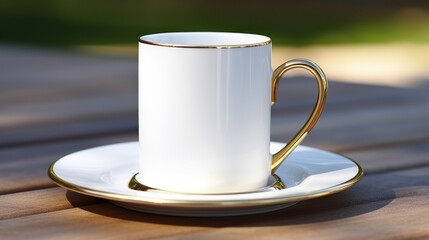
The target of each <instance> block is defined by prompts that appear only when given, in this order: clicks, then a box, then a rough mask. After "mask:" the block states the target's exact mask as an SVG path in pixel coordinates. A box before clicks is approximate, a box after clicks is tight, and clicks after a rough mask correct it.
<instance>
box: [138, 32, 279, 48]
mask: <svg viewBox="0 0 429 240" xmlns="http://www.w3.org/2000/svg"><path fill="white" fill-rule="evenodd" d="M241 34H249V35H257V34H251V33H241ZM151 35H153V34H151ZM146 36H149V35H146ZM257 36H263V35H257ZM143 37H145V36H142V37H140V38H139V42H140V43H143V44H148V45H154V46H160V47H173V48H211V49H231V48H248V47H260V46H265V45H268V44H271V43H272V40H271V38H269V37H267V36H263V37H266V38H268V40H267V41H264V42H258V43H251V44H234V45H186V44H167V43H157V42H153V41H148V40H143V39H142V38H143Z"/></svg>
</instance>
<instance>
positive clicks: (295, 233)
mask: <svg viewBox="0 0 429 240" xmlns="http://www.w3.org/2000/svg"><path fill="white" fill-rule="evenodd" d="M428 204H429V199H428V198H427V196H417V197H409V198H397V199H394V200H381V201H377V202H372V203H367V204H363V205H356V206H350V207H346V208H343V209H334V210H327V211H320V212H312V213H307V214H296V215H295V214H294V215H287V214H279V213H277V214H273V215H264V216H258V217H253V218H247V219H245V220H243V219H241V218H237V219H234V220H235V221H231V220H229V221H227V222H228V223H226V224H225V226H224V227H223V228H216V229H209V230H206V231H198V232H194V233H185V234H181V235H171V236H169V237H165V238H162V239H316V238H317V239H359V240H360V239H426V238H428V237H429V221H428V219H427V218H425V217H423V216H428V215H429V208H427V207H426V206H427V205H428ZM410 206H412V207H410ZM417 216H420V217H417ZM25 226H27V225H25Z"/></svg>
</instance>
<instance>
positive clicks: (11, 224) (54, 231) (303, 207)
mask: <svg viewBox="0 0 429 240" xmlns="http://www.w3.org/2000/svg"><path fill="white" fill-rule="evenodd" d="M428 172H429V167H426V168H417V169H411V170H404V171H396V172H389V173H382V174H374V175H370V176H368V177H365V178H363V179H362V181H361V182H360V183H358V184H357V185H356V186H354V187H353V188H351V189H349V190H346V191H344V192H341V193H338V194H335V195H332V196H328V197H324V198H320V199H314V200H310V201H304V202H302V203H300V204H298V205H296V206H295V207H293V208H289V209H285V210H281V211H277V212H273V213H268V214H261V215H254V216H245V217H232V218H180V217H166V216H157V215H151V214H144V213H137V212H133V211H129V210H125V209H120V208H118V207H116V206H114V205H112V204H107V203H103V204H95V205H89V206H81V207H78V208H73V209H68V208H69V205H68V204H67V203H64V202H62V201H65V199H64V198H61V199H54V198H50V196H53V195H55V194H56V193H54V192H48V191H45V190H44V191H42V192H45V193H47V198H48V199H53V200H52V201H54V202H53V204H54V205H55V206H61V207H65V208H67V209H65V210H60V211H55V212H50V213H43V214H37V211H40V210H38V209H37V207H35V206H38V205H39V204H40V203H39V202H33V203H32V202H26V203H25V204H26V205H25V206H23V207H24V210H22V212H18V213H16V217H15V216H13V215H12V216H10V215H9V217H14V218H11V219H8V220H3V221H0V232H4V233H5V235H4V236H7V237H26V236H28V234H31V233H35V234H37V236H38V237H41V238H55V237H59V236H60V234H64V235H61V236H62V237H63V238H71V237H80V236H82V237H83V236H85V237H93V238H102V237H108V238H120V237H124V236H126V237H127V238H128V237H129V238H152V237H160V236H173V237H174V236H177V235H178V234H183V235H179V237H184V238H196V239H200V238H203V237H205V236H211V237H213V238H223V237H222V236H230V235H229V233H231V234H232V235H231V236H234V237H237V235H236V234H239V235H240V238H241V239H242V237H247V235H246V234H247V233H248V232H249V231H250V232H251V233H252V234H250V235H252V236H253V235H254V236H261V234H263V236H265V237H268V238H277V237H280V236H288V237H289V236H290V237H292V238H294V239H295V238H296V237H298V236H300V235H299V234H300V233H301V234H302V232H303V231H304V232H306V231H309V230H310V229H318V230H320V231H321V232H320V233H321V234H322V235H323V236H322V239H324V238H328V237H333V238H340V237H344V235H343V234H345V233H342V231H340V229H343V228H344V229H347V230H348V231H351V232H355V231H357V230H359V229H367V228H370V229H371V226H373V227H374V228H375V229H374V230H373V231H363V232H365V234H364V236H365V237H367V238H369V239H373V238H374V237H377V236H379V234H387V235H383V236H384V237H387V238H388V237H395V236H397V234H399V233H401V232H402V233H403V234H404V236H413V235H414V234H418V233H419V232H418V231H416V230H417V229H420V230H423V229H426V230H425V231H424V232H423V234H429V228H427V227H429V220H428V219H424V218H423V219H422V218H419V220H418V221H416V220H414V219H416V218H415V216H416V215H417V214H418V215H419V216H425V215H427V214H429V209H428V208H425V206H426V205H427V204H428V203H429V198H428V195H429V177H428V174H427V173H428ZM374 183H376V184H374ZM33 192H35V191H33ZM33 192H26V193H22V195H25V196H28V198H29V199H35V198H34V197H32V195H33V194H34V193H33ZM36 194H41V192H40V191H37V193H36ZM9 197H10V198H14V197H16V196H14V195H12V196H9ZM1 201H3V200H0V202H1ZM68 201H69V200H68ZM10 202H11V201H8V203H10ZM71 202H72V203H73V201H71ZM18 204H20V203H18ZM12 205H13V206H10V205H9V207H10V208H12V209H15V208H17V206H16V205H17V204H12ZM410 205H412V206H413V207H412V208H408V207H409V206H410ZM25 209H27V210H28V209H30V210H28V211H33V214H32V215H30V216H23V215H22V214H28V212H26V210H25ZM55 210H57V209H55ZM23 212H24V213H23ZM12 214H13V213H12ZM18 216H21V217H18ZM386 216H389V217H386ZM6 218H7V217H6ZM398 218H399V219H398ZM390 219H396V220H394V221H392V220H390ZM405 219H406V221H405ZM398 221H399V222H400V223H401V224H400V225H401V226H400V228H397V226H396V224H398ZM374 224H375V225H374ZM380 224H382V225H380ZM119 226H121V227H119ZM381 226H383V227H381ZM413 226H414V227H413ZM124 227H125V229H123V228H124ZM213 227H215V228H216V230H212V229H213ZM296 227H298V228H299V229H300V230H299V231H297V230H296V229H295V228H296ZM100 228H104V229H105V230H103V231H100ZM219 228H220V229H219ZM79 229H80V230H79ZM267 229H269V231H268V230H267ZM77 230H79V231H77ZM203 230H204V231H203ZM70 231H71V232H74V231H77V232H75V233H74V235H68V234H70V233H69V232H70ZM194 231H197V232H194ZM230 231H231V232H230ZM344 231H345V230H344ZM426 231H427V232H426ZM125 232H127V233H128V234H129V235H124V234H125ZM192 232H194V233H193V234H192ZM189 233H191V234H190V235H188V234H189ZM290 233H292V234H293V235H289V234H290ZM242 234H244V235H242ZM338 234H340V235H338ZM349 234H350V232H349ZM302 236H303V237H310V236H306V235H302ZM350 237H352V239H354V238H355V237H356V238H357V237H362V236H361V235H351V236H350Z"/></svg>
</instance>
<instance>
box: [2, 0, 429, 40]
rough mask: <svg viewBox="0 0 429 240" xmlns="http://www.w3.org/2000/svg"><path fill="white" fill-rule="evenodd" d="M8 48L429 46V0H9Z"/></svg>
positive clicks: (5, 14) (5, 5)
mask: <svg viewBox="0 0 429 240" xmlns="http://www.w3.org/2000/svg"><path fill="white" fill-rule="evenodd" d="M0 21H1V23H2V24H1V25H2V27H1V31H0V34H1V37H0V42H3V43H14V44H16V43H20V44H30V45H41V46H53V47H73V46H78V45H112V44H136V42H137V39H138V37H139V36H141V35H144V34H149V33H156V32H170V31H234V32H250V33H259V34H264V35H268V36H270V37H271V38H272V39H273V41H274V42H275V43H276V44H284V45H291V46H305V45H314V44H318V45H320V44H343V43H345V44H348V43H390V42H410V43H429V1H406V0H401V1H399V0H383V1H338V0H337V1H332V0H331V1H317V2H316V1H261V0H260V1H254V0H251V1H226V0H217V1H196V0H194V1H189V0H186V1H167V0H158V1H132V0H126V1H113V0H109V1H106V0H103V1H101V0H92V1H89V0H85V1H83V0H63V1H58V0H56V1H55V0H38V1H28V0H27V1H24V0H2V1H1V2H0Z"/></svg>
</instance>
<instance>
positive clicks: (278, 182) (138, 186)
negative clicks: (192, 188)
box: [128, 173, 286, 195]
mask: <svg viewBox="0 0 429 240" xmlns="http://www.w3.org/2000/svg"><path fill="white" fill-rule="evenodd" d="M138 174H139V173H136V174H134V176H133V177H132V178H131V180H130V182H129V183H128V188H130V189H133V190H137V191H142V192H147V191H158V192H165V193H167V192H168V193H177V194H183V193H181V192H171V191H165V190H162V189H157V188H152V187H149V186H146V185H144V184H142V183H140V182H139V181H138V180H137V175H138ZM272 176H273V178H274V182H273V183H272V184H270V185H268V186H266V187H262V188H259V189H257V190H254V191H247V192H234V193H227V194H244V193H252V192H262V191H273V190H283V189H286V184H285V183H284V182H283V181H282V179H281V178H280V177H279V176H277V175H275V174H274V175H272ZM187 194H189V195H222V194H225V193H208V194H195V193H187Z"/></svg>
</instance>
